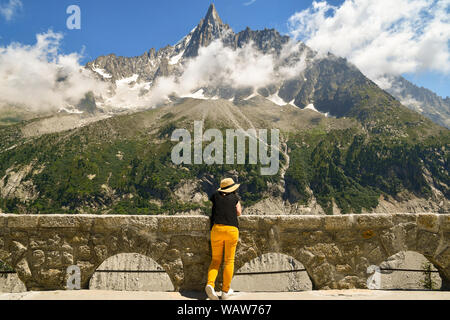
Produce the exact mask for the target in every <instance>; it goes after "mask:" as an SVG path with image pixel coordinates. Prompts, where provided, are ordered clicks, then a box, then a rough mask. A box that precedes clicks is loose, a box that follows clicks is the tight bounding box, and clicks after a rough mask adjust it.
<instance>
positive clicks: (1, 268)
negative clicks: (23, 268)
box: [0, 260, 14, 278]
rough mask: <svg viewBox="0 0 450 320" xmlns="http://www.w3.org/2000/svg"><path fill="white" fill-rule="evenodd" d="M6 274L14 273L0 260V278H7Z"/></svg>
mask: <svg viewBox="0 0 450 320" xmlns="http://www.w3.org/2000/svg"><path fill="white" fill-rule="evenodd" d="M7 272H14V269H13V268H12V267H11V266H9V265H8V264H6V263H5V262H3V261H1V260H0V277H1V278H6V277H7V276H8V274H7Z"/></svg>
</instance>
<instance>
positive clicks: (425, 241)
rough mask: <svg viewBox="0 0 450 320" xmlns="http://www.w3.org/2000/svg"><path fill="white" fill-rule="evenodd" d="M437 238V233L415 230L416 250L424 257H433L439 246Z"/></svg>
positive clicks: (438, 238)
mask: <svg viewBox="0 0 450 320" xmlns="http://www.w3.org/2000/svg"><path fill="white" fill-rule="evenodd" d="M439 240H440V237H439V235H438V234H436V233H432V232H428V231H423V230H419V231H417V251H418V252H419V253H422V254H423V255H424V256H425V257H427V256H431V257H433V256H434V253H435V252H436V249H437V248H438V246H439Z"/></svg>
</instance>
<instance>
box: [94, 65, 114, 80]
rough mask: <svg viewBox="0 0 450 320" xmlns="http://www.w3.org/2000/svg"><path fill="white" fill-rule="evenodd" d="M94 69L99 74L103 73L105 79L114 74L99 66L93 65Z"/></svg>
mask: <svg viewBox="0 0 450 320" xmlns="http://www.w3.org/2000/svg"><path fill="white" fill-rule="evenodd" d="M92 70H93V71H95V72H97V73H98V74H99V75H101V76H102V77H103V78H105V79H111V78H112V75H110V74H109V73H107V72H106V71H105V70H104V69H100V68H97V67H93V68H92Z"/></svg>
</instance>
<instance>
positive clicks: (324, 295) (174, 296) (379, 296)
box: [0, 289, 450, 301]
mask: <svg viewBox="0 0 450 320" xmlns="http://www.w3.org/2000/svg"><path fill="white" fill-rule="evenodd" d="M219 296H220V293H219ZM205 299H206V295H205V294H204V293H202V292H183V293H179V292H142V291H134V292H133V291H97V290H79V291H46V292H22V293H0V300H205ZM232 299H233V300H266V301H270V300H450V291H415V290H411V291H408V290H401V291H400V290H359V289H355V290H314V291H302V292H238V293H237V295H236V296H235V297H233V298H232Z"/></svg>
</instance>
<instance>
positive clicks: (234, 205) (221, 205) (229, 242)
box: [205, 179, 242, 300]
mask: <svg viewBox="0 0 450 320" xmlns="http://www.w3.org/2000/svg"><path fill="white" fill-rule="evenodd" d="M239 186H240V185H239V184H236V183H235V182H234V181H233V179H224V180H222V182H221V183H220V189H219V190H217V192H215V193H214V194H213V195H212V196H211V197H210V198H209V200H210V201H211V202H212V203H213V207H212V214H211V227H212V228H211V249H212V260H211V265H210V266H209V270H208V284H207V285H206V288H205V291H206V294H207V295H208V297H209V298H210V299H211V300H219V297H218V296H217V294H216V291H215V289H214V287H215V282H216V278H217V274H218V273H219V267H220V264H221V263H222V257H223V255H224V253H225V258H224V269H223V284H222V300H226V299H228V298H229V297H230V296H231V295H233V289H231V288H230V285H231V280H232V278H233V273H234V256H235V253H236V246H237V243H238V240H239V229H238V228H239V226H238V218H237V217H238V216H240V215H241V213H242V207H241V203H240V199H239V196H238V195H237V194H236V190H237V189H238V188H239Z"/></svg>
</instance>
